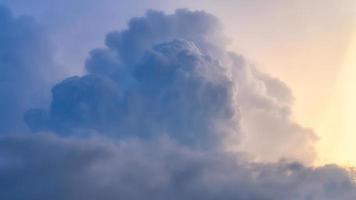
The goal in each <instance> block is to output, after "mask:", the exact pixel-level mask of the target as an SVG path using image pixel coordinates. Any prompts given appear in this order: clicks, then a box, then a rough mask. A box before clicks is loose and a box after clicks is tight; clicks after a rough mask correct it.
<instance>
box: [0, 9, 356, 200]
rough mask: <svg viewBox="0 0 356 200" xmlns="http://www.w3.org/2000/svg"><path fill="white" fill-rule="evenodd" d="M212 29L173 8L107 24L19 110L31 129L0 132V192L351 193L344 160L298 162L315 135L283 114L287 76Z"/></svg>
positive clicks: (250, 197)
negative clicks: (84, 53)
mask: <svg viewBox="0 0 356 200" xmlns="http://www.w3.org/2000/svg"><path fill="white" fill-rule="evenodd" d="M4 16H6V15H4ZM4 16H3V18H6V17H4ZM0 20H1V15H0ZM221 29H222V26H221V25H220V22H219V20H218V19H217V18H216V17H214V16H212V15H210V14H208V13H206V12H203V11H194V12H193V11H189V10H184V9H180V10H177V11H176V12H175V13H173V14H165V13H163V12H158V11H148V12H147V14H146V15H145V16H144V17H140V18H134V19H132V20H131V21H130V22H129V25H128V28H127V29H125V30H122V31H115V32H112V33H109V34H108V35H107V38H106V47H105V48H99V49H94V50H93V51H91V52H90V55H89V58H88V59H87V60H86V62H85V67H86V70H87V73H86V74H85V75H83V76H74V77H68V78H66V79H65V80H63V81H60V82H58V83H57V84H55V85H54V86H53V88H52V100H51V102H50V103H48V104H41V105H40V106H39V107H36V106H34V107H32V108H31V109H28V110H27V111H26V112H25V113H24V120H25V121H26V123H27V125H28V127H29V128H30V129H31V130H32V131H33V132H34V133H33V134H30V135H26V136H23V135H12V136H2V137H1V138H0V180H2V181H1V183H0V186H1V187H0V198H1V199H9V200H16V199H30V200H31V199H40V200H41V199H66V200H79V199H88V200H90V199H93V200H94V199H108V200H110V199H132V200H135V199H140V200H141V199H158V200H159V199H172V200H175V199H224V200H229V199H231V200H259V199H261V200H267V199H271V200H272V199H273V200H274V199H290V200H313V199H315V200H320V199H323V200H329V199H330V200H331V199H340V200H351V199H354V198H355V197H356V186H355V183H354V180H353V171H351V170H349V169H343V168H341V167H338V166H334V165H330V166H324V167H319V168H313V167H308V166H310V165H309V164H311V163H312V162H313V160H314V158H315V152H314V147H313V146H314V143H315V140H316V137H315V136H314V133H313V131H312V130H309V129H306V128H304V127H302V126H300V125H299V124H297V123H295V122H294V121H293V120H292V119H291V106H292V105H293V97H292V94H291V91H290V90H289V89H288V87H287V86H286V85H285V84H284V83H283V82H281V81H280V80H278V79H275V78H273V77H270V76H269V75H267V74H264V73H262V72H260V71H258V70H257V69H256V68H255V67H254V66H253V65H252V64H251V63H250V62H249V61H247V60H246V59H245V58H244V57H243V56H241V55H237V54H236V53H232V52H228V51H227V50H226V41H227V40H226V37H225V36H224V34H223V32H222V31H221ZM0 38H1V37H0ZM31 41H33V40H31ZM1 45H2V44H1ZM4 49H8V48H4ZM17 59H18V60H21V59H22V57H17ZM40 64H41V65H39V66H42V64H45V62H44V63H42V61H41V62H40ZM4 66H9V67H16V66H17V65H14V64H12V63H9V64H7V65H4ZM29 70H30V72H31V73H33V74H36V75H38V74H39V73H38V72H40V70H39V68H37V65H35V66H34V67H30V68H29ZM31 73H29V74H31ZM10 80H11V81H13V82H15V80H16V78H15V77H11V76H10ZM36 80H37V79H36ZM29 83H30V86H31V85H33V84H34V85H35V86H36V85H40V84H41V83H37V82H32V81H31V82H29ZM18 89H19V91H22V89H23V88H22V87H19V88H18ZM4 95H5V94H4ZM1 96H3V94H2V93H1ZM11 112H13V111H11ZM2 118H4V117H3V116H1V119H2Z"/></svg>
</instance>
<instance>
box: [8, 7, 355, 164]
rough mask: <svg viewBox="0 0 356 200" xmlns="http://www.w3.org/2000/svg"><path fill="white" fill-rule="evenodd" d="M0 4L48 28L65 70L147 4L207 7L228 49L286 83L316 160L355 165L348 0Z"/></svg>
mask: <svg viewBox="0 0 356 200" xmlns="http://www.w3.org/2000/svg"><path fill="white" fill-rule="evenodd" d="M2 2H3V3H5V4H7V5H9V6H10V7H11V8H12V9H13V11H14V12H15V13H17V14H30V15H33V16H35V17H36V19H37V20H38V21H39V22H40V23H42V24H44V26H46V28H47V29H48V31H49V32H50V34H49V35H50V36H51V38H52V41H53V43H54V44H55V46H56V48H57V53H56V59H57V61H58V62H59V63H60V64H61V65H62V66H64V67H65V68H66V69H67V71H68V73H70V74H78V73H81V72H82V69H83V68H82V66H83V61H84V60H85V59H86V58H87V54H88V51H90V50H91V49H93V48H95V47H100V46H103V45H104V44H103V39H104V37H105V35H106V34H107V32H109V31H112V30H118V29H121V28H123V27H126V23H127V21H128V19H130V18H131V17H133V16H141V15H142V14H144V13H145V11H146V10H147V9H151V8H152V9H158V10H164V11H167V12H168V13H171V12H173V11H174V10H175V9H176V8H181V7H183V8H189V9H193V10H195V9H198V10H206V11H208V12H210V13H212V14H214V15H216V16H218V17H219V18H220V19H221V21H222V22H223V24H224V26H225V30H226V31H225V32H226V33H227V35H228V36H229V37H230V38H231V40H232V43H231V45H230V46H229V49H231V50H233V51H235V52H238V53H241V54H243V55H244V56H246V57H247V58H248V59H250V61H251V62H253V63H255V64H256V66H257V67H258V68H260V69H262V71H264V72H267V73H269V74H271V75H272V76H275V77H278V78H280V79H281V80H282V81H284V82H286V83H287V85H288V86H289V87H290V88H291V89H292V92H293V94H294V97H295V105H294V107H293V110H294V117H295V118H296V120H297V121H298V122H300V123H301V124H302V125H304V126H307V127H311V128H313V129H314V130H315V131H316V133H317V134H318V135H319V136H320V144H319V150H318V151H319V156H320V159H321V160H322V162H338V163H341V164H347V163H348V164H350V163H353V164H356V159H353V158H351V157H350V156H351V155H352V153H346V152H355V151H356V148H353V147H352V144H350V143H348V141H350V140H352V139H355V136H353V135H354V134H356V132H353V131H354V130H355V128H356V126H355V127H354V126H350V125H344V123H345V120H344V119H345V118H347V117H346V116H349V115H351V116H354V114H352V113H356V107H354V106H351V105H352V103H350V106H351V107H350V106H349V104H347V103H345V101H349V100H347V99H349V98H351V95H352V94H353V93H354V92H353V90H354V85H355V84H356V81H353V79H354V78H353V77H352V76H351V75H350V74H351V72H354V71H355V70H354V68H352V67H353V66H354V65H355V64H354V61H353V59H352V57H353V56H350V55H353V54H352V53H350V52H352V51H355V48H354V47H352V45H354V42H352V40H353V38H354V37H355V36H354V35H355V30H354V29H355V19H356V6H355V5H354V4H355V3H354V1H353V0H288V1H285V0H223V1H217V0H215V1H214V0H195V1H188V0H181V1H170V0H151V1H136V0H116V1H115V0H101V1H100V4H99V3H98V1H96V0H78V1H71V0H63V1H48V0H32V1H27V0H2ZM350 57H351V58H350ZM351 68H352V69H351ZM345 79H347V81H345ZM343 91H345V92H343ZM349 94H350V95H349ZM349 118H350V117H349ZM351 124H352V123H351ZM346 126H348V127H347V128H345V127H346ZM350 154H351V155H350Z"/></svg>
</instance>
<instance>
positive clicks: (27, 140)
mask: <svg viewBox="0 0 356 200" xmlns="http://www.w3.org/2000/svg"><path fill="white" fill-rule="evenodd" d="M0 144H1V145H0V150H1V155H2V160H1V162H0V163H1V164H0V172H1V173H0V178H1V180H2V181H1V183H0V185H1V188H0V191H1V192H0V197H1V198H2V199H11V200H16V199H30V200H32V199H49V198H50V199H54V200H55V199H67V200H78V199H88V200H91V199H93V200H94V199H107V200H111V199H131V200H136V199H137V200H141V199H157V200H160V199H171V200H175V199H177V200H178V199H224V200H229V199H231V200H240V199H246V200H265V199H271V200H272V199H273V200H274V199H289V200H321V199H322V200H334V199H339V200H351V199H354V198H355V197H356V193H355V191H356V190H355V185H354V182H353V180H352V179H351V177H350V176H349V174H348V172H347V171H345V170H344V169H341V168H339V167H337V166H324V167H320V168H307V167H304V166H302V165H301V164H298V163H283V162H282V163H275V164H267V165H265V164H257V165H255V164H248V163H246V162H245V161H244V160H242V159H239V157H238V155H233V154H232V155H230V154H226V153H221V152H216V151H200V150H194V149H191V148H184V147H182V146H180V145H177V144H176V143H175V142H174V141H170V140H167V139H160V140H155V141H151V142H148V141H137V140H132V141H131V140H126V141H120V142H115V141H112V140H107V139H105V138H89V139H61V138H58V137H56V136H53V135H48V134H47V135H38V136H29V137H20V138H16V137H9V138H2V139H1V140H0ZM33 155H36V156H35V157H33Z"/></svg>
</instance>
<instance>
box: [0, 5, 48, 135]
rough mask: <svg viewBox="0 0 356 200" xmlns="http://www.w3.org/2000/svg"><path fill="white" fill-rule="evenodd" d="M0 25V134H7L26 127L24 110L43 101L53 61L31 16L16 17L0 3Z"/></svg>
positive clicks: (43, 35) (40, 30) (38, 27)
mask: <svg viewBox="0 0 356 200" xmlns="http://www.w3.org/2000/svg"><path fill="white" fill-rule="evenodd" d="M0 27H1V31H0V97H1V98H0V110H1V112H0V133H9V132H15V131H19V130H21V131H22V130H23V129H24V128H25V126H24V123H23V112H24V111H25V110H26V109H28V108H30V107H31V106H35V105H39V104H43V101H44V100H45V96H44V95H43V94H46V93H47V91H46V89H49V87H48V83H49V81H50V80H49V79H48V78H47V77H48V75H49V72H50V71H51V70H53V69H51V68H52V67H53V63H52V61H51V57H52V55H51V49H50V46H49V41H48V39H47V37H46V35H45V33H44V31H43V30H42V28H41V27H40V26H39V25H38V24H37V23H36V22H35V21H34V20H33V19H32V18H31V17H18V18H16V17H14V16H13V15H12V13H11V12H10V11H9V10H8V9H7V8H6V7H4V6H0ZM44 91H45V92H44ZM47 96H48V95H47Z"/></svg>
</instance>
